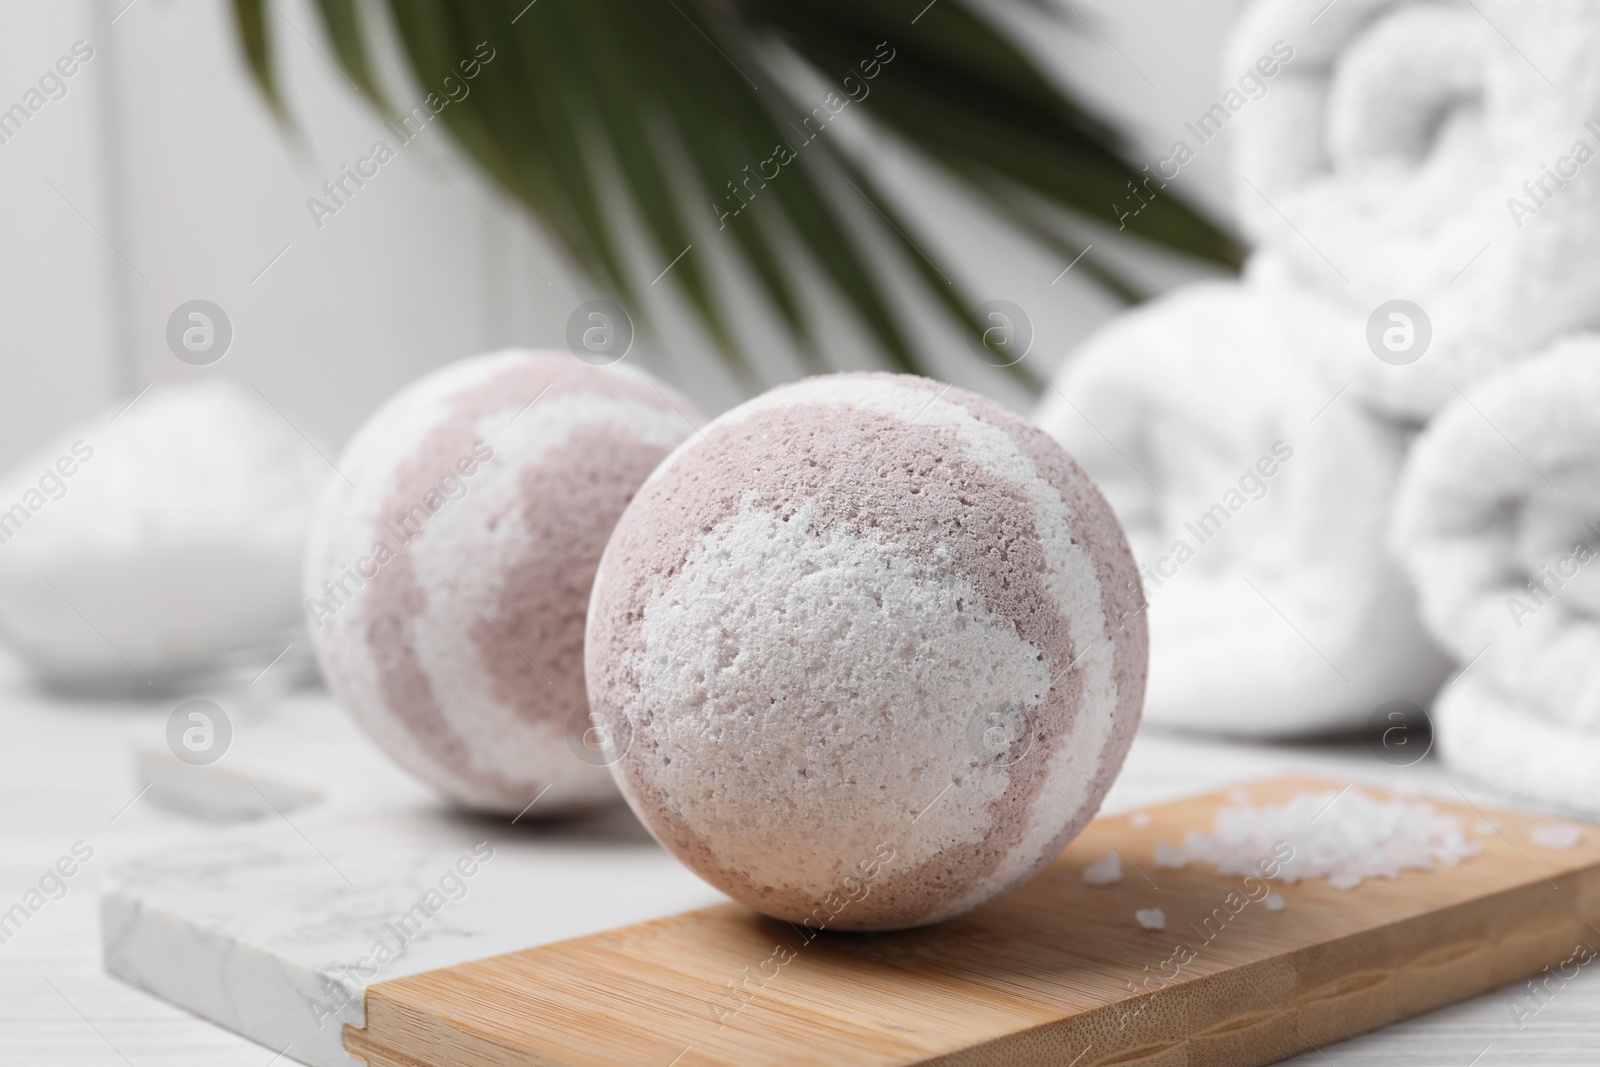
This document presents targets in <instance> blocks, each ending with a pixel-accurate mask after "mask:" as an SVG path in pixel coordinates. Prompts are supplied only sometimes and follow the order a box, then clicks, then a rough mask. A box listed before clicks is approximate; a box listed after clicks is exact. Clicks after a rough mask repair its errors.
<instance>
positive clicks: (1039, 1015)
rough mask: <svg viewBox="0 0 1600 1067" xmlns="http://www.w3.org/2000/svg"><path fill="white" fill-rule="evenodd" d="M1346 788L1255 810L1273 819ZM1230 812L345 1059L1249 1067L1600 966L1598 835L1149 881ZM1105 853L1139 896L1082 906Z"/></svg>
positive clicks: (724, 926)
mask: <svg viewBox="0 0 1600 1067" xmlns="http://www.w3.org/2000/svg"><path fill="white" fill-rule="evenodd" d="M1344 785H1345V783H1343V782H1329V781H1324V780H1320V779H1310V778H1303V777H1289V778H1277V779H1271V780H1268V781H1264V782H1257V783H1251V784H1249V785H1247V786H1246V787H1244V788H1245V789H1246V790H1247V791H1248V792H1249V793H1250V794H1251V796H1252V797H1253V798H1254V800H1255V802H1256V803H1257V804H1264V803H1281V802H1283V801H1286V800H1288V799H1290V798H1291V797H1293V796H1294V795H1295V794H1297V793H1299V792H1302V791H1306V790H1313V791H1336V790H1339V789H1341V788H1342V787H1344ZM1355 788H1360V789H1362V790H1364V791H1365V792H1368V793H1369V794H1372V795H1376V796H1384V797H1386V796H1387V795H1388V794H1386V793H1385V791H1383V790H1380V789H1375V788H1372V787H1368V786H1357V787H1355ZM1227 798H1228V794H1227V793H1222V792H1219V793H1213V794H1207V795H1202V796H1197V797H1192V798H1189V799H1185V800H1181V801H1175V802H1173V803H1170V804H1165V805H1161V806H1159V807H1153V808H1150V809H1148V811H1147V812H1146V814H1148V816H1149V824H1148V825H1147V826H1135V825H1134V820H1133V819H1132V817H1131V816H1129V815H1116V816H1107V817H1104V818H1101V819H1098V820H1096V822H1095V823H1094V824H1093V826H1092V827H1091V828H1090V829H1088V830H1086V831H1084V833H1083V834H1082V835H1080V836H1079V838H1078V839H1077V840H1076V841H1075V842H1073V844H1072V845H1071V847H1069V848H1068V849H1067V851H1066V852H1065V853H1064V854H1063V855H1062V856H1061V858H1060V859H1059V860H1058V861H1057V862H1056V863H1054V864H1053V865H1051V866H1050V867H1049V868H1048V869H1047V870H1046V871H1045V872H1044V873H1042V874H1041V875H1039V877H1037V878H1035V879H1034V880H1033V881H1032V882H1030V883H1028V884H1027V885H1026V886H1024V887H1022V888H1021V889H1019V890H1017V891H1016V892H1014V893H1011V894H1009V895H1008V896H1005V897H1003V898H1001V899H999V900H996V901H993V902H991V903H989V904H987V905H985V906H984V907H982V908H979V909H978V910H977V911H975V912H972V913H971V914H969V915H967V916H964V917H962V918H960V919H956V920H953V921H951V922H948V923H944V924H942V925H939V926H936V927H931V928H927V929H922V930H913V931H906V932H901V933H891V934H868V935H863V934H830V933H827V932H823V933H820V934H816V935H815V936H814V937H811V938H809V939H808V936H807V935H808V933H809V932H808V931H804V930H801V929H798V928H796V927H793V926H790V925H788V924H786V923H782V922H778V921H774V920H771V919H766V918H764V917H762V916H759V915H757V914H755V913H754V912H752V911H750V910H748V909H746V908H744V907H742V906H739V905H735V904H727V905H721V906H718V907H713V908H707V909H704V910H701V911H692V912H687V913H685V914H682V915H677V916H673V917H671V918H667V919H661V920H657V921H655V922H648V923H641V924H639V925H637V926H628V927H623V928H621V929H617V930H612V931H608V932H606V933H602V934H595V935H593V936H589V937H583V938H577V939H575V940H572V941H565V942H561V943H558V944H553V945H546V946H542V947H539V948H532V949H526V950H524V951H521V952H513V953H510V954H507V955H504V956H495V957H492V958H489V959H484V960H479V961H476V962H473V963H467V964H462V965H459V966H455V967H447V968H444V969H442V970H438V971H431V972H428V973H425V974H420V975H414V976H411V977H407V978H401V979H396V980H394V981H388V982H381V983H378V984H376V985H373V986H371V987H369V988H368V989H367V993H366V1023H367V1025H366V1027H365V1028H364V1029H355V1028H347V1030H346V1033H345V1046H346V1048H347V1049H348V1050H349V1051H350V1052H351V1053H352V1054H353V1055H355V1056H358V1057H363V1058H365V1059H366V1060H367V1062H368V1063H369V1065H370V1067H510V1065H512V1064H519V1065H521V1064H529V1065H539V1067H553V1065H562V1067H578V1065H617V1067H621V1065H630V1067H631V1065H646V1067H708V1065H723V1067H750V1065H756V1064H819V1065H821V1064H827V1065H829V1067H834V1065H868V1064H871V1065H880V1067H895V1065H904V1064H918V1063H939V1064H949V1065H956V1064H994V1065H1001V1067H1013V1065H1016V1067H1020V1065H1024V1064H1027V1065H1033V1064H1037V1065H1041V1067H1045V1065H1048V1067H1069V1065H1071V1067H1099V1065H1107V1064H1117V1065H1132V1064H1137V1065H1140V1067H1168V1065H1172V1067H1178V1065H1189V1067H1198V1065H1202V1064H1217V1065H1221V1067H1248V1065H1251V1064H1265V1063H1271V1062H1274V1061H1276V1060H1278V1059H1281V1058H1283V1057H1286V1056H1289V1055H1293V1054H1295V1053H1299V1052H1304V1051H1308V1050H1310V1049H1312V1048H1314V1047H1317V1046H1321V1045H1325V1044H1327V1043H1330V1042H1333V1041H1337V1040H1339V1039H1341V1038H1345V1037H1350V1036H1352V1035H1355V1034H1359V1033H1362V1032H1364V1031H1367V1030H1371V1029H1373V1028H1375V1027H1379V1026H1383V1025H1385V1024H1387V1023H1391V1022H1395V1021H1397V1020H1400V1019H1404V1018H1407V1017H1409V1016H1412V1015H1416V1014H1419V1013H1421V1012H1424V1011H1428V1010H1430V1009H1433V1008H1437V1007H1440V1006H1442V1005H1445V1004H1448V1003H1451V1002H1453V1001H1456V1000H1461V999H1464V998H1466V997H1470V996H1473V995H1475V994H1478V993H1482V992H1484V991H1487V990H1490V989H1493V988H1495V987H1497V986H1500V985H1504V984H1506V983H1508V982H1512V981H1516V980H1518V979H1521V978H1524V977H1526V976H1529V975H1532V974H1534V973H1535V972H1537V971H1539V970H1540V969H1541V968H1543V967H1546V966H1550V967H1558V966H1560V965H1561V964H1562V963H1563V961H1572V960H1574V959H1580V960H1581V959H1584V958H1585V955H1578V954H1579V953H1583V954H1589V953H1593V952H1595V951H1597V950H1600V929H1596V925H1592V924H1600V827H1596V826H1592V825H1588V824H1584V825H1583V826H1582V831H1583V833H1582V840H1581V842H1580V843H1579V844H1578V845H1577V846H1576V847H1573V848H1568V849H1552V848H1547V847H1541V846H1540V845H1538V844H1536V843H1534V841H1533V840H1532V837H1531V831H1532V830H1533V828H1534V827H1535V826H1537V825H1539V824H1540V823H1544V822H1548V821H1550V820H1548V819H1546V818H1543V817H1539V816H1532V815H1525V814H1518V813H1512V812H1504V811H1493V810H1489V811H1485V810H1481V809H1478V808H1476V807H1473V806H1472V805H1470V804H1468V803H1465V802H1462V803H1456V804H1452V803H1448V802H1441V801H1434V802H1435V803H1436V804H1437V806H1438V807H1439V808H1440V809H1441V810H1443V811H1446V812H1448V813H1450V814H1453V815H1456V816H1458V817H1459V818H1461V819H1462V820H1463V822H1464V825H1465V826H1466V827H1467V828H1468V830H1469V834H1471V835H1472V836H1475V837H1477V838H1478V839H1479V840H1481V841H1482V843H1483V846H1484V847H1483V852H1482V853H1480V854H1479V855H1477V856H1475V857H1473V858H1471V859H1469V860H1467V861H1465V862H1464V863H1462V864H1461V865H1460V866H1458V867H1455V868H1444V867H1441V868H1439V869H1438V870H1436V871H1433V872H1425V871H1408V872H1406V873H1405V874H1404V875H1402V876H1401V878H1400V879H1399V880H1398V881H1392V882H1391V881H1385V880H1369V881H1367V882H1365V883H1363V884H1362V885H1361V886H1359V887H1358V888H1356V889H1354V890H1339V889H1334V888H1333V887H1332V886H1330V885H1329V884H1328V882H1327V881H1326V880H1321V879H1319V880H1316V881H1311V882H1302V883H1299V884H1297V885H1294V886H1283V885H1280V884H1276V883H1274V885H1273V888H1274V889H1275V890H1276V891H1277V892H1279V893H1281V894H1282V895H1283V896H1284V898H1285V899H1286V901H1287V907H1286V908H1285V909H1284V910H1282V911H1277V912H1271V911H1268V910H1267V909H1266V907H1265V906H1264V904H1263V903H1259V902H1249V903H1246V904H1244V905H1242V906H1241V905H1239V903H1238V901H1239V899H1241V898H1246V897H1249V896H1251V895H1259V890H1256V889H1255V888H1254V887H1253V886H1252V887H1249V888H1246V887H1243V886H1242V885H1241V883H1242V882H1243V879H1242V878H1241V877H1239V876H1222V875H1218V874H1215V873H1213V872H1212V871H1211V870H1210V868H1209V867H1206V868H1205V869H1201V867H1200V865H1196V864H1191V865H1190V866H1189V867H1187V868H1185V869H1183V870H1170V869H1160V868H1158V867H1157V866H1156V864H1155V860H1154V848H1155V845H1156V843H1157V842H1158V841H1165V842H1169V843H1171V844H1180V843H1181V842H1182V840H1183V835H1184V833H1185V831H1188V830H1209V829H1210V828H1211V822H1212V816H1213V814H1214V812H1215V811H1216V810H1217V809H1218V808H1219V807H1222V806H1224V805H1225V804H1226V803H1227V802H1228V799H1227ZM1485 817H1487V818H1488V819H1489V820H1492V821H1493V822H1494V823H1495V824H1497V826H1498V828H1499V829H1498V831H1491V830H1489V828H1488V827H1487V826H1484V825H1480V824H1482V822H1483V820H1484V819H1485ZM1141 823H1142V820H1141ZM1475 831H1476V832H1475ZM1113 847H1115V848H1116V849H1117V850H1118V851H1120V852H1121V853H1122V855H1123V857H1124V859H1123V878H1122V880H1121V881H1120V882H1118V883H1116V884H1114V885H1110V886H1090V885H1088V884H1086V883H1085V882H1084V880H1083V869H1084V868H1085V867H1087V866H1088V865H1089V864H1091V863H1093V862H1095V861H1096V860H1099V859H1101V858H1102V857H1103V856H1105V855H1106V853H1107V852H1108V851H1109V850H1110V849H1111V848H1113ZM1230 892H1237V893H1239V894H1240V896H1239V897H1236V898H1234V900H1233V901H1232V902H1228V894H1229V893H1230ZM1141 908H1161V909H1162V910H1163V911H1164V912H1165V914H1166V920H1167V925H1166V929H1165V930H1161V931H1152V930H1145V929H1143V928H1142V927H1141V926H1140V925H1139V924H1138V923H1137V922H1136V920H1135V918H1134V912H1135V910H1137V909H1141ZM1219 908H1220V909H1221V911H1220V912H1219V911H1218V910H1217V909H1219ZM1235 909H1237V910H1235ZM1221 916H1226V918H1221ZM1208 917H1210V918H1209V921H1208ZM1180 945H1181V946H1183V947H1184V948H1186V949H1188V950H1189V951H1190V952H1192V957H1191V958H1188V959H1187V960H1185V955H1184V954H1183V953H1176V954H1175V952H1176V950H1177V949H1178V947H1179V946H1180ZM1178 960H1184V962H1183V963H1181V964H1179V963H1177V962H1175V961H1178ZM1571 966H1573V964H1572V963H1569V964H1568V967H1569V969H1570V967H1571Z"/></svg>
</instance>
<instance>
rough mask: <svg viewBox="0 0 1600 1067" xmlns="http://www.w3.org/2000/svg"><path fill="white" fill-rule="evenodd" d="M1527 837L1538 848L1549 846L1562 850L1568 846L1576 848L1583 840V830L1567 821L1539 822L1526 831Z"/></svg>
mask: <svg viewBox="0 0 1600 1067" xmlns="http://www.w3.org/2000/svg"><path fill="white" fill-rule="evenodd" d="M1528 839H1529V840H1531V841H1532V842H1533V843H1534V844H1536V845H1538V846H1539V847H1540V848H1551V849H1555V850H1557V851H1560V852H1564V851H1566V850H1567V849H1569V848H1577V847H1578V844H1579V842H1581V841H1582V840H1583V831H1581V830H1579V829H1578V828H1577V827H1576V826H1574V825H1572V824H1571V823H1569V822H1547V823H1540V824H1539V825H1538V826H1535V827H1534V828H1533V829H1532V830H1529V831H1528Z"/></svg>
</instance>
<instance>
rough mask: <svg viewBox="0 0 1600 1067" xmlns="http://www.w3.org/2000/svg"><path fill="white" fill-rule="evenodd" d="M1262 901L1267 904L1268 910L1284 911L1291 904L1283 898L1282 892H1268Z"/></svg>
mask: <svg viewBox="0 0 1600 1067" xmlns="http://www.w3.org/2000/svg"><path fill="white" fill-rule="evenodd" d="M1261 903H1263V904H1265V905H1266V906H1267V910H1268V911H1282V910H1283V909H1284V908H1287V907H1288V906H1289V902H1288V901H1287V900H1284V899H1283V894H1282V893H1268V894H1267V897H1266V899H1265V900H1263V901H1262V902H1261Z"/></svg>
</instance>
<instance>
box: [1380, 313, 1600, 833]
mask: <svg viewBox="0 0 1600 1067" xmlns="http://www.w3.org/2000/svg"><path fill="white" fill-rule="evenodd" d="M1394 543H1395V545H1396V547H1397V549H1398V550H1399V551H1400V552H1401V554H1402V555H1403V556H1404V557H1405V561H1406V565H1407V567H1408V569H1409V571H1410V573H1411V575H1412V578H1413V580H1414V581H1415V583H1416V587H1417V591H1418V594H1419V596H1420V598H1421V602H1422V610H1423V614H1424V616H1425V617H1426V619H1427V622H1428V625H1429V627H1430V628H1431V629H1432V630H1433V632H1434V633H1435V634H1436V635H1438V638H1439V640H1440V642H1441V643H1442V644H1443V645H1444V646H1445V647H1446V648H1447V649H1448V650H1449V651H1450V653H1451V654H1452V655H1454V656H1455V657H1456V658H1457V659H1458V660H1459V661H1460V662H1462V663H1464V664H1467V665H1468V666H1467V668H1466V670H1464V671H1463V673H1462V674H1461V676H1460V677H1458V678H1457V679H1456V680H1455V681H1454V682H1452V683H1451V684H1450V685H1449V686H1448V687H1447V688H1446V689H1445V690H1444V692H1443V693H1442V694H1441V695H1440V698H1439V701H1438V703H1437V704H1436V706H1435V720H1436V728H1437V730H1438V739H1439V744H1440V748H1441V750H1442V751H1443V753H1444V755H1445V758H1446V759H1447V760H1449V761H1450V762H1451V764H1452V765H1454V766H1457V767H1459V768H1460V769H1461V770H1462V771H1464V772H1465V773H1467V774H1470V775H1471V776H1472V777H1474V778H1477V779H1479V780H1482V781H1486V782H1490V783H1492V784H1495V785H1498V786H1499V787H1501V788H1502V789H1504V790H1505V791H1507V792H1512V793H1517V794H1520V795H1523V796H1527V797H1531V798H1533V799H1537V800H1542V801H1545V802H1547V803H1551V804H1558V805H1562V806H1568V807H1576V808H1581V809H1586V810H1589V811H1600V776H1597V775H1596V774H1595V768H1596V767H1597V766H1600V563H1597V562H1596V561H1597V560H1600V337H1596V336H1593V335H1588V336H1580V337H1573V338H1568V339H1565V340H1563V341H1560V342H1558V343H1557V344H1555V345H1554V346H1552V347H1551V348H1550V349H1549V350H1548V351H1547V352H1545V353H1543V354H1541V355H1540V356H1538V357H1537V358H1535V359H1533V360H1529V361H1526V362H1523V363H1520V364H1518V365H1517V366H1515V367H1512V368H1509V369H1507V370H1505V371H1502V372H1501V373H1500V374H1498V375H1495V376H1494V377H1493V378H1491V379H1489V380H1488V381H1485V382H1483V383H1481V384H1480V385H1479V386H1478V387H1476V388H1474V389H1472V390H1470V391H1468V392H1467V393H1465V394H1463V395H1462V396H1461V397H1460V398H1458V399H1457V401H1456V403H1454V404H1452V405H1450V406H1448V407H1447V408H1446V409H1445V410H1444V411H1443V412H1441V413H1440V414H1439V415H1438V416H1437V417H1436V418H1435V419H1434V420H1433V421H1432V422H1431V423H1430V424H1429V426H1428V429H1427V431H1426V432H1425V433H1423V435H1422V436H1421V438H1420V439H1419V440H1418V441H1417V444H1416V446H1415V448H1414V449H1413V452H1412V457H1411V461H1410V463H1409V465H1408V468H1407V470H1406V473H1405V477H1404V479H1403V480H1402V483H1401V488H1400V496H1399V503H1398V505H1397V515H1396V522H1395V528H1394Z"/></svg>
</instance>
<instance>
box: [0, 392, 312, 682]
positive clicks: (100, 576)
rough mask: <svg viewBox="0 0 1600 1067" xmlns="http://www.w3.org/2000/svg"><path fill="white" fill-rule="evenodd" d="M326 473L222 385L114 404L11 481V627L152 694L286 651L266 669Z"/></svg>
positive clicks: (0, 611)
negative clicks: (239, 656)
mask: <svg viewBox="0 0 1600 1067" xmlns="http://www.w3.org/2000/svg"><path fill="white" fill-rule="evenodd" d="M330 474H331V471H330V470H329V468H328V465H327V462H326V461H325V460H323V459H322V458H321V457H320V456H319V455H318V454H317V452H316V450H315V449H314V448H312V447H311V445H310V444H308V443H307V442H306V440H305V439H304V438H302V437H301V436H300V434H299V432H298V431H296V430H295V429H294V427H293V426H291V425H290V424H289V423H288V422H286V421H285V420H284V418H283V416H282V415H280V414H279V413H278V412H276V411H274V410H273V409H272V408H271V407H270V406H269V405H268V404H267V403H266V402H265V401H263V400H261V399H260V398H258V397H257V396H255V395H254V394H253V393H249V392H246V391H245V390H244V389H242V388H240V387H239V386H236V385H233V384H231V383H229V382H227V381H226V380H225V379H216V378H212V379H209V380H206V381H204V382H198V383H187V384H165V385H154V386H151V387H150V388H149V389H148V390H146V391H145V392H144V393H142V394H141V395H140V396H138V397H136V398H135V399H134V400H133V401H132V402H131V403H130V402H129V401H126V400H121V401H118V402H117V403H116V404H114V405H111V406H109V407H107V408H106V409H105V410H103V411H101V412H100V413H98V414H97V415H96V416H94V417H93V418H90V419H88V420H86V421H85V422H83V423H81V424H79V425H77V426H74V427H72V428H71V429H69V430H67V431H66V432H65V433H63V434H61V435H60V436H59V438H57V439H56V440H54V441H52V442H51V443H49V444H48V445H46V446H45V447H44V448H42V449H40V450H39V451H38V452H36V453H35V454H33V455H32V456H30V457H29V458H27V459H25V460H23V461H22V462H21V463H19V464H17V465H16V466H15V467H14V468H12V470H11V471H10V472H8V473H7V474H6V475H5V477H4V478H3V479H0V630H3V631H4V633H5V636H6V637H7V638H8V639H9V640H10V641H11V643H12V644H13V645H15V646H16V647H17V648H18V650H19V651H21V653H22V654H23V656H24V657H25V658H26V659H28V660H29V661H30V662H31V663H32V664H33V666H34V668H35V669H36V671H37V672H38V673H39V674H41V675H42V676H44V677H45V678H46V679H47V680H50V681H52V682H55V683H57V684H62V685H70V686H73V687H78V688H99V689H104V688H119V689H128V690H130V691H134V692H147V691H149V689H150V685H151V683H156V684H160V683H162V682H163V681H169V682H170V681H174V680H176V679H179V678H182V677H184V676H186V675H189V674H191V673H192V672H197V671H204V670H205V669H206V668H207V667H209V666H211V665H213V664H215V663H216V662H217V661H218V659H219V657H222V656H224V655H225V654H227V653H229V652H234V651H238V650H241V649H261V648H264V647H270V646H274V645H275V646H276V647H270V650H269V651H266V654H265V656H264V657H262V660H261V662H262V663H265V662H266V660H267V659H270V658H271V656H272V654H273V652H276V651H278V650H279V649H281V648H282V647H283V644H284V643H285V642H287V641H288V640H290V638H289V637H286V636H284V631H285V629H286V628H290V627H298V626H299V624H300V598H299V595H298V594H299V584H300V560H301V556H302V554H303V552H304V549H305V535H306V530H307V529H308V527H309V525H310V521H311V513H312V511H313V509H314V508H315V506H316V501H317V498H318V496H319V495H320V493H321V491H322V486H323V481H324V479H325V478H327V477H328V476H329V475H330ZM259 666H260V664H256V667H257V668H259Z"/></svg>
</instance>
